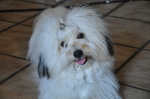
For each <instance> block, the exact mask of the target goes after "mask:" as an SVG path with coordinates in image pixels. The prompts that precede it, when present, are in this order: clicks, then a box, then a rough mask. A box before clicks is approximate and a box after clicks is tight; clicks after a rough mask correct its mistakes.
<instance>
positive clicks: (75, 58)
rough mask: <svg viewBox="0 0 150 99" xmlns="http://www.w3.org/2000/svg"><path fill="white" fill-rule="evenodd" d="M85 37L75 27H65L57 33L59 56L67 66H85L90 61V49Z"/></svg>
mask: <svg viewBox="0 0 150 99" xmlns="http://www.w3.org/2000/svg"><path fill="white" fill-rule="evenodd" d="M86 36H87V35H86V34H85V33H83V31H81V30H80V29H79V28H78V27H76V26H74V27H73V26H65V27H64V29H63V30H61V31H60V32H59V33H58V42H59V43H58V46H59V50H58V51H59V52H60V55H61V56H63V58H64V59H65V60H66V61H67V63H68V65H85V64H86V63H88V62H90V60H91V59H92V55H93V53H92V49H91V48H90V41H88V39H87V37H86Z"/></svg>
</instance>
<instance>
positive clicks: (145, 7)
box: [110, 1, 150, 22]
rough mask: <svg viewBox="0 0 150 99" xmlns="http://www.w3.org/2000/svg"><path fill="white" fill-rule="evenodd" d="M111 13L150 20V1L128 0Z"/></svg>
mask: <svg viewBox="0 0 150 99" xmlns="http://www.w3.org/2000/svg"><path fill="white" fill-rule="evenodd" d="M110 15H113V16H119V17H124V18H130V19H137V20H142V21H149V22H150V2H149V1H132V2H127V3H126V4H124V5H123V6H121V7H120V8H119V9H117V10H116V11H114V12H113V13H111V14H110Z"/></svg>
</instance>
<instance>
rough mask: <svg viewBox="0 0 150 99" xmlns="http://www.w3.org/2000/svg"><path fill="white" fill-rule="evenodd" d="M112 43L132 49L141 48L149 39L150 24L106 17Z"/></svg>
mask: <svg viewBox="0 0 150 99" xmlns="http://www.w3.org/2000/svg"><path fill="white" fill-rule="evenodd" d="M105 21H106V22H107V23H108V24H109V27H110V31H111V34H112V38H113V41H114V42H115V43H120V44H124V45H129V46H133V47H141V46H142V45H143V44H144V43H145V42H147V41H148V40H149V39H150V33H149V31H150V23H144V22H137V21H131V20H125V19H119V18H111V17H106V18H105Z"/></svg>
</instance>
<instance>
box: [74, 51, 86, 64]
mask: <svg viewBox="0 0 150 99" xmlns="http://www.w3.org/2000/svg"><path fill="white" fill-rule="evenodd" d="M73 55H74V57H75V58H76V59H77V60H75V62H76V63H78V64H79V65H84V64H85V63H86V62H87V57H84V54H83V51H82V50H75V51H74V53H73Z"/></svg>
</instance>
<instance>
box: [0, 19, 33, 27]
mask: <svg viewBox="0 0 150 99" xmlns="http://www.w3.org/2000/svg"><path fill="white" fill-rule="evenodd" d="M0 20H1V21H5V22H10V23H15V24H19V23H17V22H13V21H9V20H4V19H0ZM20 25H24V26H28V27H32V26H31V25H26V24H20Z"/></svg>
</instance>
